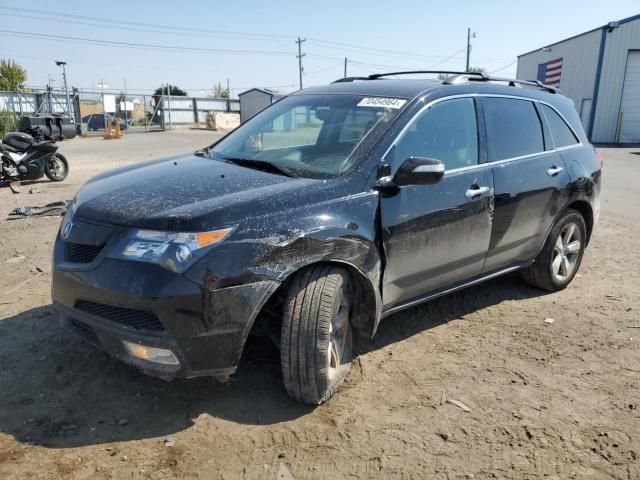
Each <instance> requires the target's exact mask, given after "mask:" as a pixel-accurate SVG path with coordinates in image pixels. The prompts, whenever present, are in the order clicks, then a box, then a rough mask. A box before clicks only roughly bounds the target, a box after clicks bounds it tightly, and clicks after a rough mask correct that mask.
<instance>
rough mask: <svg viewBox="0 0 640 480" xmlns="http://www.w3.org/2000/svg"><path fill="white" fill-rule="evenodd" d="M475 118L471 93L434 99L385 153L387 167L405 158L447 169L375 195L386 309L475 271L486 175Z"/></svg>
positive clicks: (481, 249)
mask: <svg viewBox="0 0 640 480" xmlns="http://www.w3.org/2000/svg"><path fill="white" fill-rule="evenodd" d="M478 123H479V122H478V116H477V110H476V106H475V101H474V99H473V98H470V97H465V98H455V99H447V100H443V101H439V102H438V103H434V104H433V105H431V106H429V107H426V108H425V109H423V110H422V111H421V112H420V113H418V114H417V115H416V116H415V117H414V118H413V119H412V120H411V121H410V122H409V124H408V125H407V126H406V127H405V129H404V130H403V131H402V133H401V134H400V135H399V137H398V139H397V140H396V142H395V144H394V146H393V147H392V148H391V150H390V151H389V153H388V154H387V155H386V156H385V161H386V162H387V163H388V164H389V165H390V166H391V171H392V173H395V172H396V171H397V169H398V167H399V166H400V164H401V163H402V162H403V161H404V160H406V159H407V158H409V157H411V156H415V157H428V158H435V159H438V160H441V161H442V162H443V163H444V164H445V167H446V172H445V175H444V177H443V178H442V180H441V181H440V182H439V183H437V184H435V185H408V186H403V187H400V188H399V189H398V191H397V192H393V193H390V194H385V195H383V196H382V198H381V200H380V205H381V222H382V241H383V246H384V253H385V258H386V264H385V270H384V277H383V289H382V290H383V292H382V294H383V295H382V296H383V302H384V306H385V308H390V307H393V306H398V305H402V304H407V303H410V301H411V300H412V299H417V298H419V297H421V296H424V295H425V294H426V293H427V292H431V291H436V290H439V289H442V288H443V287H447V286H450V285H453V284H456V283H458V282H460V281H461V280H465V279H468V278H472V277H474V276H476V275H478V274H480V273H481V271H482V266H483V264H484V258H485V254H486V251H487V248H488V246H489V238H490V234H491V215H490V207H491V203H492V193H493V180H492V176H491V170H490V167H489V166H488V165H487V164H486V163H481V162H480V159H479V143H480V142H479V135H478Z"/></svg>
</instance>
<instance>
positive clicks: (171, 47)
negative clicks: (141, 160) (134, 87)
mask: <svg viewBox="0 0 640 480" xmlns="http://www.w3.org/2000/svg"><path fill="white" fill-rule="evenodd" d="M0 34H4V35H8V36H14V37H22V38H46V39H48V40H54V41H64V42H72V43H88V44H94V45H107V46H111V47H122V48H143V49H161V50H176V51H191V52H210V53H221V54H234V55H238V54H239V55H277V56H285V55H286V56H288V55H291V52H285V51H275V50H242V49H223V48H205V47H184V46H178V45H160V44H151V43H135V42H116V41H113V40H97V39H93V38H85V37H69V36H65V35H50V34H46V33H32V32H18V31H13V30H0Z"/></svg>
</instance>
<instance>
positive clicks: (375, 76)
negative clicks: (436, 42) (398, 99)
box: [331, 70, 484, 83]
mask: <svg viewBox="0 0 640 480" xmlns="http://www.w3.org/2000/svg"><path fill="white" fill-rule="evenodd" d="M425 73H431V74H433V73H443V74H445V75H473V76H480V77H483V76H484V74H483V73H480V72H458V71H451V70H408V71H402V72H389V73H374V74H372V75H369V76H367V77H344V78H339V79H338V80H335V81H333V82H331V83H342V82H353V81H356V80H377V79H379V78H382V77H393V76H396V75H416V74H425Z"/></svg>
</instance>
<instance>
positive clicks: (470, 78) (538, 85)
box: [442, 73, 560, 93]
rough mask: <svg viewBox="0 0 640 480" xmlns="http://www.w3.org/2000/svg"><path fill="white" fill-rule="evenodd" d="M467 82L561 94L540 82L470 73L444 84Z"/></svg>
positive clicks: (454, 77)
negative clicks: (503, 84) (501, 84)
mask: <svg viewBox="0 0 640 480" xmlns="http://www.w3.org/2000/svg"><path fill="white" fill-rule="evenodd" d="M467 82H505V83H507V84H508V85H509V86H510V87H515V86H516V85H527V86H530V87H536V88H540V89H541V90H546V91H547V92H549V93H560V89H559V88H556V87H552V86H551V85H547V84H545V83H542V82H541V81H540V80H520V79H517V78H506V77H492V76H490V75H485V74H482V75H481V76H477V75H469V74H468V73H463V74H459V75H453V76H451V77H448V78H447V79H446V80H445V81H444V82H442V83H444V84H445V85H457V84H460V83H467Z"/></svg>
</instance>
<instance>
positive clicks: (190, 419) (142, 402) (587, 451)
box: [0, 131, 640, 480]
mask: <svg viewBox="0 0 640 480" xmlns="http://www.w3.org/2000/svg"><path fill="white" fill-rule="evenodd" d="M212 139H213V136H212V134H211V133H206V132H195V131H193V132H192V131H186V132H181V133H177V132H173V133H149V134H138V135H134V134H131V135H129V136H128V137H126V138H125V139H123V140H113V141H104V140H101V139H78V140H73V141H69V142H67V143H63V144H62V145H61V149H62V152H63V153H64V154H66V155H67V156H68V158H69V160H70V163H71V169H72V173H71V176H70V177H69V179H68V180H67V181H66V182H64V183H61V184H52V183H49V182H38V183H34V184H31V185H25V186H23V187H22V190H21V192H20V193H19V194H12V193H11V191H10V190H9V189H8V188H0V289H1V291H2V292H3V294H2V296H1V297H0V478H2V479H13V478H71V479H89V478H90V479H93V480H99V479H110V478H116V479H124V478H127V479H140V478H150V479H151V478H152V479H163V478H200V479H269V480H270V479H276V478H277V479H307V478H308V479H343V478H344V479H369V478H380V479H400V478H402V479H424V478H433V479H450V480H451V479H491V478H498V479H524V478H526V479H542V478H545V479H557V480H560V479H569V478H575V479H625V480H632V479H638V478H640V461H639V460H638V456H639V455H640V393H639V392H640V349H639V340H640V288H639V286H638V285H639V284H640V213H639V211H638V209H637V206H638V205H640V203H637V202H638V201H640V187H638V182H637V179H638V178H640V156H637V155H636V154H634V153H635V152H636V151H640V149H618V150H615V149H603V150H602V152H603V154H604V156H605V201H604V203H603V213H602V217H601V220H600V223H599V225H598V226H597V228H596V231H595V235H594V237H593V239H592V243H591V245H590V246H589V248H588V250H587V253H586V256H585V258H584V261H583V264H582V268H581V270H580V274H579V275H578V277H577V278H576V279H575V281H574V283H573V284H572V285H571V286H570V287H569V288H567V289H566V290H565V291H563V292H560V293H555V294H544V293H542V292H540V291H538V290H534V289H532V288H529V287H527V286H525V285H523V284H522V283H520V281H519V280H518V277H517V275H512V276H507V277H504V278H500V279H496V280H493V281H490V282H488V283H485V284H483V285H481V286H478V287H475V288H470V289H467V290H465V291H462V292H460V293H456V294H453V295H449V296H447V297H444V298H442V299H439V300H437V301H433V302H430V303H429V304H426V305H423V306H420V307H416V308H413V309H411V310H408V311H406V312H403V313H400V314H397V315H394V316H393V317H390V318H388V319H386V320H385V321H384V322H383V323H382V325H381V327H380V330H379V332H378V335H377V336H376V337H375V339H373V340H372V341H371V342H370V343H369V344H368V345H364V346H363V347H362V348H363V353H362V354H361V355H360V357H359V358H358V359H357V360H356V361H354V363H353V368H352V372H351V376H350V377H349V379H348V381H347V383H346V384H345V385H344V386H343V388H341V389H340V391H339V392H338V394H337V395H336V396H335V397H334V398H333V399H331V400H330V401H329V402H328V403H327V404H325V405H322V406H319V407H317V408H311V407H307V406H303V405H300V404H297V403H295V402H294V401H293V400H291V399H290V398H289V397H288V396H287V394H286V392H285V391H284V388H283V387H282V384H281V378H280V372H279V362H278V357H277V355H276V354H275V352H274V351H273V349H271V348H269V347H268V346H267V345H265V344H263V343H261V342H259V341H254V342H253V343H252V344H251V345H250V347H249V350H248V354H247V355H246V356H245V359H244V361H243V364H242V367H241V368H240V370H239V372H238V374H237V375H236V376H235V377H234V378H233V379H232V381H231V382H230V383H229V384H228V385H214V384H213V382H212V381H211V380H209V379H197V380H183V381H175V382H172V383H167V382H164V381H162V380H156V379H152V378H148V377H145V376H144V375H142V374H140V373H138V372H137V371H136V370H135V369H133V368H130V367H128V366H125V365H123V364H120V363H118V362H117V361H115V360H112V359H111V358H109V357H108V356H106V355H105V354H103V353H101V352H100V351H98V350H96V349H94V348H93V347H91V346H88V345H86V344H84V343H83V342H82V341H81V340H79V339H77V338H75V337H73V336H71V335H70V334H68V333H67V332H65V331H64V330H62V329H61V327H60V326H59V325H58V323H57V318H56V315H55V313H54V311H53V310H52V308H51V307H50V297H49V280H50V279H49V272H50V257H51V248H52V242H53V240H54V237H55V234H56V229H57V228H58V225H59V222H60V219H59V218H56V217H45V218H33V219H26V220H15V221H11V222H10V221H5V220H4V219H5V218H6V214H7V213H8V211H9V210H10V209H11V208H13V207H15V206H18V205H40V204H44V203H47V202H50V201H56V200H65V199H71V198H72V197H73V194H74V193H75V191H76V190H77V189H78V188H79V187H80V186H81V184H82V183H83V182H84V181H85V180H86V179H87V178H89V177H90V176H91V175H93V174H95V173H97V172H99V171H103V170H105V169H109V168H113V167H116V166H119V165H122V164H125V163H128V162H131V161H134V160H143V159H147V158H150V157H161V156H166V155H171V154H174V153H178V152H186V151H190V150H191V151H192V150H194V149H195V148H197V147H199V146H202V145H205V144H207V143H208V142H209V141H211V140H212ZM631 179H633V182H630V180H631ZM625 204H626V205H627V206H628V205H629V204H633V207H632V208H630V209H629V208H626V206H625ZM634 209H635V210H634ZM549 318H551V319H553V323H547V322H545V319H549ZM443 391H444V392H445V393H444V394H443ZM443 396H444V397H445V398H449V399H454V400H458V401H460V402H463V403H464V404H465V405H467V406H468V407H469V409H470V411H468V412H467V411H464V410H462V409H460V408H458V407H457V406H455V405H454V404H452V403H447V402H445V403H442V398H443Z"/></svg>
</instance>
